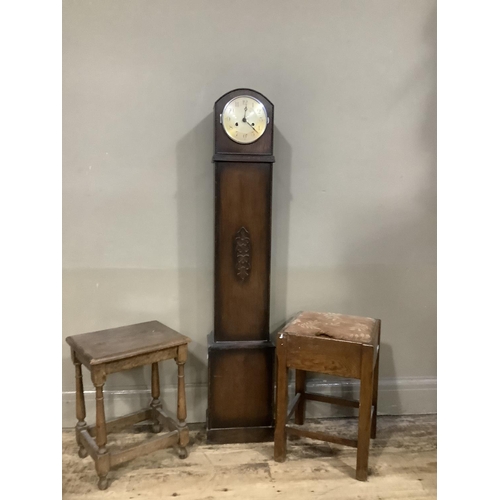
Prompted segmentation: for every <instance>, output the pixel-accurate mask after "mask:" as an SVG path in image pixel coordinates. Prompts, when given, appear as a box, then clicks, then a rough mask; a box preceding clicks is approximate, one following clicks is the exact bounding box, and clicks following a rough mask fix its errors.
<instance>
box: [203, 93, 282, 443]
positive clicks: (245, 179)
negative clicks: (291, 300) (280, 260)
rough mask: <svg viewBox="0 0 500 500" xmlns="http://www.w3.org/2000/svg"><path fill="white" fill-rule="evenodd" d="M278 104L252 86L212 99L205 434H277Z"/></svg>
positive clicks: (246, 437)
mask: <svg viewBox="0 0 500 500" xmlns="http://www.w3.org/2000/svg"><path fill="white" fill-rule="evenodd" d="M273 108H274V107H273V104H272V103H271V102H270V101H269V100H268V99H267V98H266V97H265V96H263V95H262V94H260V93H259V92H256V91H254V90H250V89H237V90H233V91H231V92H228V93H227V94H225V95H223V96H222V97H221V98H220V99H218V100H217V101H216V103H215V105H214V119H215V123H214V125H215V126H214V133H215V151H214V156H213V162H214V164H215V277H214V292H215V299H214V331H213V332H212V333H211V334H210V336H209V344H208V375H209V386H208V411H207V440H208V441H209V442H217V443H235V442H252V441H265V440H272V438H273V424H274V422H273V401H274V397H273V394H274V391H273V365H274V346H273V344H272V343H271V342H270V339H269V290H270V260H271V259H270V257H271V194H272V171H273V163H274V156H273V125H274V123H273V120H274V109H273Z"/></svg>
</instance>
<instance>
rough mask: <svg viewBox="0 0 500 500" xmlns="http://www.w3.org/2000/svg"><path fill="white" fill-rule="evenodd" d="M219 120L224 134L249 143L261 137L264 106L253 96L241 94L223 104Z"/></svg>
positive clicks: (263, 130) (265, 125)
mask: <svg viewBox="0 0 500 500" xmlns="http://www.w3.org/2000/svg"><path fill="white" fill-rule="evenodd" d="M221 122H222V126H223V128H224V130H225V132H226V134H227V135H228V136H229V137H230V138H231V139H232V140H233V141H234V142H238V143H239V144H250V143H251V142H255V141H256V140H257V139H259V138H260V137H262V134H263V133H264V132H265V130H266V127H267V112H266V108H265V107H264V105H263V104H262V103H261V102H260V101H259V100H257V99H255V98H254V97H250V96H248V95H241V96H238V97H235V98H234V99H231V100H230V101H229V102H228V103H227V104H226V105H225V106H224V110H223V111H222V116H221Z"/></svg>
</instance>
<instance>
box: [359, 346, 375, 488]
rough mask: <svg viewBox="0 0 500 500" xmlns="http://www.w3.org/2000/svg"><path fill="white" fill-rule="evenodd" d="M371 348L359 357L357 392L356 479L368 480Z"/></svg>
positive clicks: (366, 349) (371, 373)
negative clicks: (358, 386) (358, 389)
mask: <svg viewBox="0 0 500 500" xmlns="http://www.w3.org/2000/svg"><path fill="white" fill-rule="evenodd" d="M372 356H373V355H372V350H371V348H365V349H363V351H362V355H361V385H360V391H359V421H358V447H357V448H358V449H357V456H356V479H358V480H359V481H366V480H367V479H368V453H369V451H370V431H371V412H372V400H373V357H372Z"/></svg>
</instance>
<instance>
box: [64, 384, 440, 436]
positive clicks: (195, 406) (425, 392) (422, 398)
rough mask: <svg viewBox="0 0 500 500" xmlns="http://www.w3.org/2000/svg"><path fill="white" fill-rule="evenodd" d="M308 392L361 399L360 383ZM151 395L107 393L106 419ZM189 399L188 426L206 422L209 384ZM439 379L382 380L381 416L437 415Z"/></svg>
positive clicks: (334, 409) (321, 412) (318, 411)
mask: <svg viewBox="0 0 500 500" xmlns="http://www.w3.org/2000/svg"><path fill="white" fill-rule="evenodd" d="M289 389H290V395H292V394H293V392H294V389H293V383H290V386H289ZM306 390H307V391H308V392H315V393H318V394H326V395H331V396H340V397H342V396H343V397H347V398H354V399H357V398H358V393H359V381H356V380H342V381H340V380H339V381H335V382H331V381H322V380H318V379H313V380H311V381H308V383H307V389H306ZM150 398H151V396H150V392H149V389H147V388H145V387H144V388H138V389H124V390H118V389H110V390H109V391H106V390H105V391H104V402H105V406H104V407H105V413H106V418H107V419H111V418H116V417H120V416H122V415H126V414H127V413H131V412H133V411H136V410H139V409H141V408H146V407H147V406H148V405H149V402H150ZM161 399H162V402H163V407H164V408H165V409H166V410H167V411H168V412H169V413H172V414H175V412H176V408H177V387H173V386H171V387H165V388H163V389H162V391H161ZM186 400H187V409H188V417H187V421H188V423H189V422H191V423H195V422H196V423H198V422H204V421H205V415H206V409H207V385H206V384H192V385H189V384H188V385H186ZM436 400H437V380H436V378H424V377H416V378H398V379H382V378H381V379H380V381H379V403H378V413H379V414H380V415H416V414H425V413H436V410H437V402H436ZM85 403H86V410H87V412H86V413H87V418H86V422H87V423H88V424H93V423H94V422H95V392H94V391H85ZM62 411H63V414H62V424H63V428H71V427H73V426H74V425H75V423H76V417H75V392H74V391H68V392H63V393H62ZM347 415H357V410H355V409H352V408H345V407H341V406H334V405H329V404H326V403H319V402H316V401H308V402H307V405H306V416H307V417H312V418H325V417H340V416H347Z"/></svg>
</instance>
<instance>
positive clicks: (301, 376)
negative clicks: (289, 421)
mask: <svg viewBox="0 0 500 500" xmlns="http://www.w3.org/2000/svg"><path fill="white" fill-rule="evenodd" d="M306 373H307V372H306V371H304V370H295V394H300V395H301V397H300V399H299V402H298V403H297V408H296V409H295V423H296V424H297V425H304V418H305V415H306V399H305V398H304V393H305V392H306Z"/></svg>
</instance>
